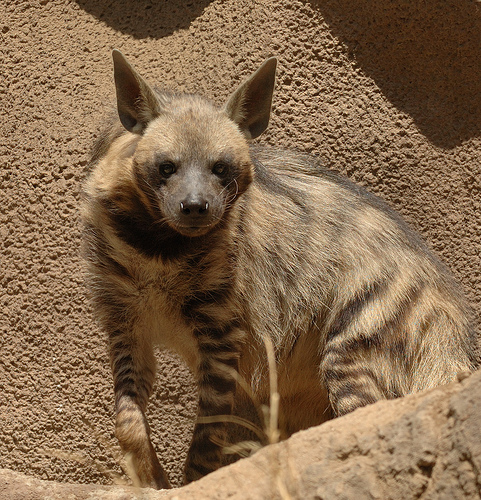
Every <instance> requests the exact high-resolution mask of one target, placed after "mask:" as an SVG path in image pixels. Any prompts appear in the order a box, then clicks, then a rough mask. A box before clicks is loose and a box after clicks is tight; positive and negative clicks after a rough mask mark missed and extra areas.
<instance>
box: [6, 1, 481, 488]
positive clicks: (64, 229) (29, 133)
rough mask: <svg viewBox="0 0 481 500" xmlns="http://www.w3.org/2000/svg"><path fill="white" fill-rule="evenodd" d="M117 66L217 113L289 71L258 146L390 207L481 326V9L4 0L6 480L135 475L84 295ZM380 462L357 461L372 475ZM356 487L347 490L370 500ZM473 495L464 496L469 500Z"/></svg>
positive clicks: (163, 419)
mask: <svg viewBox="0 0 481 500" xmlns="http://www.w3.org/2000/svg"><path fill="white" fill-rule="evenodd" d="M112 48H118V49H120V50H122V51H123V52H124V54H125V55H126V56H127V57H128V58H129V60H130V61H131V62H132V63H133V64H134V65H135V67H136V68H137V69H138V70H139V71H140V72H141V73H142V74H143V75H144V76H145V77H146V78H147V79H148V80H149V81H151V82H156V83H157V84H160V85H166V86H173V87H175V88H178V89H181V90H185V91H190V92H200V93H203V94H205V95H207V96H209V97H211V98H212V99H214V100H215V101H216V102H218V103H219V104H222V103H223V100H224V99H225V98H226V96H227V95H228V94H229V93H230V92H231V91H232V90H233V89H234V88H235V86H236V85H237V84H238V83H239V82H240V80H241V79H242V78H244V77H245V76H247V75H248V74H250V73H251V72H252V71H253V70H254V69H255V68H256V67H257V66H258V65H259V64H260V62H261V61H262V60H264V59H265V58H266V57H268V56H271V55H277V56H278V57H279V61H280V64H279V76H278V81H277V88H276V96H275V102H274V110H273V119H272V122H271V125H270V129H269V131H268V133H267V134H266V135H265V137H262V138H261V140H262V141H263V142H267V143H270V144H273V145H280V146H283V147H289V148H296V149H298V150H301V151H308V152H312V153H315V154H317V155H319V156H320V157H321V158H323V160H324V162H325V163H326V165H329V166H331V167H332V168H334V169H337V170H340V171H341V172H343V173H344V174H346V175H348V176H349V177H350V178H352V179H353V180H355V181H357V182H360V183H361V184H363V185H364V186H366V187H367V188H368V189H370V190H371V191H372V192H374V193H377V194H379V195H381V196H382V197H384V198H385V199H386V200H387V201H388V203H389V204H390V205H391V206H393V207H394V208H395V209H397V210H398V211H400V212H401V213H402V214H403V216H404V217H405V218H406V219H407V220H408V222H409V223H411V224H412V225H413V226H414V227H415V228H416V229H418V230H419V231H420V232H421V233H422V234H423V236H424V237H425V239H426V240H427V241H428V243H429V244H430V245H431V246H432V247H433V249H434V250H435V251H436V252H437V253H438V255H439V256H440V257H441V258H442V259H443V260H444V262H445V263H446V264H447V265H448V266H449V267H450V268H451V269H452V271H453V273H454V274H455V277H456V278H457V280H458V281H459V283H460V286H461V287H463V289H464V291H465V293H466V295H467V296H468V298H469V300H470V301H471V303H472V304H473V306H474V308H475V311H476V314H477V318H478V324H479V323H480V319H481V257H480V253H481V252H480V248H481V218H480V213H481V210H480V208H481V3H480V2H476V1H466V2H459V1H458V0H447V1H445V2H437V1H435V0H425V1H423V2H413V1H412V0H385V1H383V2H372V0H360V1H357V2H352V1H347V0H325V1H324V0H322V1H320V0H268V1H257V0H212V1H211V0H196V1H185V0H168V1H167V0H137V1H135V2H132V1H131V0H115V1H113V0H106V1H99V0H5V1H3V2H1V5H0V75H1V78H0V110H1V115H2V118H3V119H2V120H1V121H0V467H1V468H6V469H10V470H12V471H16V472H19V473H24V474H27V475H28V476H30V477H32V478H36V479H41V480H53V481H61V482H70V483H85V484H92V483H97V484H112V481H113V475H112V473H111V472H110V471H114V472H116V473H121V469H120V467H119V462H120V459H119V458H118V452H119V449H118V445H117V443H116V440H115V438H114V436H113V397H112V393H113V391H112V383H111V377H110V372H109V367H108V359H107V355H106V352H105V344H104V338H103V334H102V333H101V332H100V331H99V329H98V328H97V326H96V324H95V321H94V319H93V318H92V315H91V312H90V308H89V305H88V301H87V299H86V291H85V288H84V284H83V271H82V259H81V256H80V223H79V222H80V221H79V205H80V198H81V196H80V192H81V186H82V183H83V181H84V179H85V177H86V175H87V170H88V167H87V163H88V158H89V151H90V147H91V144H92V142H93V141H94V140H95V138H96V136H97V135H98V132H99V129H100V126H101V122H102V118H103V117H104V116H105V115H106V114H107V113H108V112H109V110H110V107H111V104H112V103H113V102H114V86H113V81H112V63H111V57H110V52H111V49H112ZM159 360H160V361H161V370H160V373H159V376H158V380H157V384H156V387H155V392H154V394H153V396H152V398H151V402H150V405H149V421H150V424H151V427H152V435H153V441H154V445H155V447H156V450H157V452H158V455H159V457H160V459H161V461H162V463H163V464H165V467H166V469H167V470H168V472H169V475H170V477H171V479H172V482H173V484H174V485H178V484H179V482H180V479H181V470H182V464H183V461H184V459H185V454H186V450H187V446H188V443H189V441H190V436H191V432H192V428H193V418H194V415H195V411H196V402H195V393H194V390H193V388H192V384H191V377H190V374H189V373H188V371H187V370H186V368H185V367H184V366H183V364H182V363H180V362H179V360H178V359H177V358H175V357H174V356H170V355H166V354H162V355H160V354H159ZM389 404H391V403H389ZM403 404H404V403H400V406H399V408H401V407H403V406H402V405H403ZM406 404H410V403H406ZM382 407H383V405H381V406H380V408H382ZM365 411H366V412H367V413H365V415H371V413H369V411H368V410H365ZM366 418H367V417H366ZM346 421H348V420H347V419H346V420H345V421H344V422H346ZM447 421H448V422H449V419H448V420H447ZM329 425H331V424H329ZM332 425H339V426H341V427H342V425H343V424H340V423H336V424H334V423H333V424H332ZM345 425H347V424H345ZM428 427H429V426H428ZM309 432H310V431H309ZM339 432H340V431H339ZM406 432H407V431H406ZM432 432H435V426H433V429H432ZM459 432H460V433H461V434H462V432H461V430H459ZM461 434H459V435H461ZM303 435H304V434H301V435H299V439H301V438H302V436H303ZM323 435H325V436H327V435H329V434H328V433H326V434H323ZM349 436H351V434H349ZM316 439H317V438H316ZM323 439H328V438H327V437H325V438H323ZM329 439H334V437H331V438H329ZM336 439H337V436H336ZM339 439H341V438H339ZM352 439H354V438H351V437H347V438H346V443H349V442H351V440H352ZM358 439H361V438H360V437H359V438H358ZM399 439H401V437H399ZM405 439H406V440H409V439H410V438H409V434H406V438H405ZM474 439H475V438H473V440H474ZM384 442H385V441H381V443H384ZM468 444H469V441H468V442H467V444H466V446H467V445H468ZM286 446H290V445H286ZM346 446H347V447H348V444H346ZM281 449H284V448H281ZM466 453H467V452H466ZM392 454H393V456H394V455H397V448H395V449H393V451H392ZM261 456H263V455H259V457H261ZM446 456H447V455H446ZM466 456H468V455H466ZM408 458H409V457H408ZM255 460H260V458H257V457H255ZM323 460H327V458H324V459H323ZM367 460H368V459H367V458H366V456H365V455H363V454H360V455H359V457H358V459H357V462H356V463H357V465H355V467H362V466H363V464H365V463H366V461H367ZM369 460H370V459H369ZM406 460H407V458H406ZM426 460H427V459H426ZM249 463H255V462H249ZM436 463H437V464H438V463H439V462H436ZM346 464H347V462H346ZM239 466H240V465H239ZM414 466H416V467H420V466H419V464H418V465H416V464H415V465H413V467H414ZM317 467H318V465H316V466H313V469H312V471H313V472H312V473H314V472H315V469H316V468H317ZM338 467H339V470H341V469H342V463H341V462H339V464H338ZM382 467H388V462H386V461H384V462H382V463H380V464H379V465H378V468H377V469H372V470H376V474H377V473H379V474H381V473H382V470H381V469H382ZM421 467H425V470H426V471H427V470H428V469H429V467H431V466H430V465H429V462H427V463H426V465H421ZM459 467H461V469H460V470H461V471H465V472H459V473H458V472H453V477H454V476H455V475H456V474H459V477H463V478H468V479H469V478H472V475H473V474H475V475H476V474H477V472H476V473H475V472H473V471H475V470H478V469H479V468H478V469H476V468H475V467H474V466H473V465H472V463H471V462H470V461H469V460H468V459H466V460H465V461H464V462H459ZM476 467H477V466H476ZM233 470H236V469H233ZM403 470H404V469H403ZM435 471H436V467H434V469H432V475H433V477H434V474H435ZM223 473H224V472H219V473H218V474H223ZM316 473H317V472H316ZM402 473H403V471H400V472H399V473H398V474H402ZM303 474H305V476H303V477H305V480H306V481H307V482H308V481H309V474H308V473H307V472H306V473H303ZM353 474H354V472H353ZM419 474H420V476H419V480H418V483H419V484H418V486H416V488H418V490H416V491H420V490H421V489H422V488H423V484H424V483H425V482H427V483H429V478H428V477H427V472H426V473H422V472H420V473H419ZM393 475H394V472H393ZM414 476H415V474H413V477H414ZM353 477H354V476H352V477H351V479H349V482H348V484H352V487H353V488H354V487H357V486H356V485H358V486H359V487H360V488H363V487H364V486H363V484H364V483H362V482H358V481H357V480H355V479H353ZM362 477H363V480H364V481H365V482H366V485H365V487H366V488H368V487H370V486H369V485H370V483H371V482H372V481H374V483H373V484H374V486H375V485H376V484H377V483H376V482H375V475H374V472H370V473H369V474H366V475H362ZM468 479H462V481H461V479H459V481H458V482H457V483H455V484H456V485H459V484H461V482H463V483H462V484H464V483H466V485H468V486H466V488H468V487H469V488H471V486H469V485H470V484H474V483H472V482H469V481H471V479H469V481H468ZM33 480H34V479H32V481H33ZM368 483H369V484H368ZM374 486H373V487H374ZM376 487H377V486H376ZM331 488H332V489H331V490H330V491H331V493H329V494H330V495H331V496H330V497H329V496H327V495H328V493H323V495H325V496H322V495H321V496H319V498H334V497H332V495H334V493H332V492H334V491H335V488H336V486H335V483H332V486H331ZM378 488H381V486H379V487H378ZM413 488H414V486H413ZM373 491H374V490H373ZM376 491H381V493H376V494H375V495H378V496H375V495H374V494H373V495H374V496H373V498H386V497H383V496H382V495H383V494H384V493H383V492H384V491H386V490H383V489H382V488H381V489H379V490H376ZM428 491H429V489H426V492H428ZM446 491H448V490H446ZM463 491H464V490H463ZM426 494H427V493H426ZM459 494H461V493H459ZM379 495H380V496H379ZM0 498H1V495H0ZM432 498H435V497H434V496H433V497H432ZM438 498H442V497H441V496H440V497H438ZM444 498H457V497H455V496H445V497H444Z"/></svg>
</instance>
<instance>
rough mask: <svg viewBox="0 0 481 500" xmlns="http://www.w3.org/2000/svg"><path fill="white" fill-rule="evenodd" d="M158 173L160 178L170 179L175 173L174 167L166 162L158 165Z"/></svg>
mask: <svg viewBox="0 0 481 500" xmlns="http://www.w3.org/2000/svg"><path fill="white" fill-rule="evenodd" d="M159 172H160V175H162V177H170V176H171V175H172V174H173V173H174V172H175V165H174V164H173V163H171V162H170V161H166V162H164V163H161V164H160V165H159Z"/></svg>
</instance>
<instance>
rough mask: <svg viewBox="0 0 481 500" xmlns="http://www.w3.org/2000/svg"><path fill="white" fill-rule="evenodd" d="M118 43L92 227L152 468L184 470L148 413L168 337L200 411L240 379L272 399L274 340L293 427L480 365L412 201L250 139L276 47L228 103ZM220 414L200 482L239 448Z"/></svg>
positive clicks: (128, 423) (124, 391)
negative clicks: (166, 74)
mask: <svg viewBox="0 0 481 500" xmlns="http://www.w3.org/2000/svg"><path fill="white" fill-rule="evenodd" d="M113 59H114V74H115V84H116V91H117V105H118V118H120V120H119V119H118V118H116V119H114V120H112V121H111V123H110V125H109V126H108V127H107V129H106V131H105V132H104V133H103V135H102V136H101V137H100V139H99V141H98V142H97V145H96V148H95V150H94V155H93V161H92V163H93V166H94V170H93V172H92V174H91V176H90V178H89V180H88V182H87V185H86V202H85V206H84V221H85V238H86V249H87V257H88V265H89V276H90V283H91V289H92V294H93V301H94V307H95V311H96V314H97V316H98V317H99V319H100V322H101V324H102V326H103V328H104V329H105V331H106V332H107V334H108V341H109V348H110V359H111V365H112V370H113V379H114V388H115V402H116V415H117V417H116V435H117V437H118V439H119V441H120V444H121V446H122V449H123V450H124V451H125V452H130V454H131V455H132V457H133V461H134V465H135V468H136V472H137V474H138V476H139V478H140V480H141V482H142V484H145V485H150V486H155V487H158V488H165V487H168V486H169V482H168V479H167V477H166V474H165V472H164V470H163V468H162V467H161V465H160V463H159V461H158V459H157V456H156V454H155V451H154V449H153V446H152V444H151V442H150V439H149V426H148V423H147V421H146V418H145V409H146V405H147V401H148V399H149V395H150V393H151V391H152V385H153V383H154V378H155V370H156V368H155V360H154V354H153V344H155V343H158V344H160V345H161V346H164V347H165V348H169V349H172V350H174V351H175V352H177V353H179V354H180V355H181V356H182V357H183V359H184V360H185V362H186V363H187V364H188V366H189V367H190V369H191V370H192V372H193V374H194V376H195V378H196V381H197V385H198V391H199V410H198V413H199V416H218V415H229V414H231V413H232V411H233V407H234V406H235V407H236V408H242V407H243V406H244V405H247V404H248V399H249V398H248V396H247V395H246V394H247V392H249V391H246V390H244V389H243V388H241V387H240V386H239V381H240V380H244V381H245V382H246V383H247V384H248V385H249V386H250V388H251V391H252V392H253V393H254V394H255V395H256V399H257V400H258V401H260V402H261V403H264V402H266V401H268V400H269V380H268V379H269V376H268V372H269V370H268V366H267V361H266V354H265V353H266V350H265V348H264V345H263V342H264V339H266V338H268V339H270V341H271V343H272V345H273V346H274V351H275V360H276V367H277V373H278V387H279V394H280V413H279V425H280V431H281V433H282V434H283V436H289V435H290V434H292V433H293V432H295V431H297V430H299V429H303V428H307V427H309V426H312V425H316V424H319V423H321V422H323V421H325V420H327V419H329V418H332V417H335V416H339V415H344V414H345V413H347V412H350V411H352V410H354V409H356V408H358V407H360V406H363V405H366V404H369V403H373V402H375V401H378V400H380V399H385V398H395V397H399V396H403V395H406V394H409V393H412V392H416V391H420V390H423V389H426V388H430V387H434V386H436V385H439V384H444V383H446V382H449V381H451V380H453V379H454V378H455V376H456V373H457V372H460V371H467V370H472V369H473V368H475V366H476V363H477V362H476V359H475V354H474V353H475V338H474V333H473V330H472V328H471V325H470V324H469V316H470V313H469V310H468V308H467V306H466V305H465V303H464V300H463V298H462V297H461V295H460V292H459V291H458V289H457V287H456V286H455V284H454V283H453V280H452V278H451V276H450V274H449V273H448V271H447V270H446V269H445V268H444V267H443V265H442V264H441V263H440V262H439V261H438V260H437V259H436V257H434V256H433V255H432V254H431V253H430V252H429V250H428V249H427V248H426V247H425V245H424V244H423V243H422V241H421V240H420V239H419V237H418V236H417V235H416V234H414V233H413V232H412V231H411V230H410V229H409V228H408V227H407V225H406V224H405V223H404V222H403V221H402V220H401V218H400V217H399V216H398V215H397V214H396V213H394V212H393V211H392V210H390V209H389V208H388V207H387V206H386V205H385V204H384V203H383V202H382V201H380V200H379V199H378V198H376V197H375V196H372V195H370V194H368V193H367V192H366V191H365V190H364V189H362V188H361V187H359V186H356V185H354V184H352V183H351V182H349V181H348V180H346V179H343V178H342V177H340V176H338V175H337V174H335V173H334V172H332V171H329V170H325V169H324V168H323V167H322V166H321V165H320V164H319V161H318V160H317V159H316V158H314V157H311V156H308V155H302V154H297V153H292V152H287V151H281V150H278V149H270V148H266V147H261V146H253V145H249V140H250V139H253V138H255V137H257V136H259V135H260V134H261V133H262V132H263V131H264V130H265V129H266V127H267V124H268V120H269V114H270V108H271V100H272V94H273V88H274V81H275V70H276V59H275V58H272V59H268V60H267V61H266V62H265V63H264V64H263V65H262V66H261V67H260V68H259V69H258V70H257V71H256V72H255V73H254V74H253V75H252V76H251V77H250V78H249V79H248V80H247V81H245V82H244V83H243V84H242V85H241V86H240V87H239V88H238V89H237V90H236V91H235V92H234V93H233V94H232V95H231V97H230V98H229V99H228V101H227V103H226V104H225V105H224V107H222V108H218V107H216V106H215V105H214V104H212V103H211V102H210V101H209V100H207V99H205V98H203V97H200V96H198V95H191V94H176V93H171V92H164V91H162V92H161V91H158V90H154V89H153V88H152V87H150V86H149V85H148V84H147V83H146V82H145V81H144V80H143V79H142V78H141V77H140V76H139V74H138V73H137V72H136V71H135V70H134V69H133V68H132V66H130V64H129V63H128V62H127V61H126V60H125V59H124V57H123V56H122V54H121V53H120V52H118V51H114V52H113ZM236 373H238V374H240V375H239V376H236ZM206 420H208V419H203V420H202V419H201V420H200V421H199V422H197V424H196V425H195V428H194V435H193V440H192V443H191V445H190V450H189V452H188V458H187V463H186V466H185V480H186V481H187V482H189V481H192V480H195V479H197V478H200V477H201V476H203V475H205V474H207V473H209V472H210V471H213V470H215V469H216V468H218V467H219V466H220V464H221V461H222V453H221V452H222V442H223V441H224V440H225V433H226V420H228V418H227V417H226V418H225V419H223V418H218V419H215V418H213V419H211V421H210V422H206Z"/></svg>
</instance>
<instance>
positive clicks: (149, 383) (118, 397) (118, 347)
mask: <svg viewBox="0 0 481 500" xmlns="http://www.w3.org/2000/svg"><path fill="white" fill-rule="evenodd" d="M129 340H130V339H129V336H128V335H114V336H111V345H110V351H111V362H112V371H113V377H114V390H115V409H116V415H117V416H116V423H115V434H116V437H117V439H118V440H119V443H120V447H121V448H122V451H123V452H124V453H125V454H126V455H128V456H129V457H130V458H131V460H132V464H133V467H134V471H135V473H136V474H137V476H138V480H139V481H140V484H141V486H149V487H152V488H157V489H162V488H170V483H169V480H168V477H167V474H166V473H165V471H164V469H163V468H162V466H161V465H160V462H159V460H158V458H157V455H156V453H155V450H154V447H153V446H152V443H151V441H150V429H149V424H148V422H147V419H146V417H145V408H146V406H147V401H148V398H149V396H150V394H151V392H152V387H153V383H154V378H155V357H154V353H153V350H152V349H151V347H149V346H143V347H142V348H140V346H139V345H135V342H133V341H132V340H130V341H129Z"/></svg>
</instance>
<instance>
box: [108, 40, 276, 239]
mask: <svg viewBox="0 0 481 500" xmlns="http://www.w3.org/2000/svg"><path fill="white" fill-rule="evenodd" d="M113 59H114V77H115V86H116V91H117V108H118V113H119V117H120V121H121V122H122V125H123V126H124V127H125V128H126V129H127V130H128V131H129V132H131V133H133V134H136V135H137V136H138V141H137V144H136V148H135V152H134V154H133V158H132V161H133V163H132V168H133V176H134V181H135V183H136V187H137V188H138V189H139V190H140V191H141V193H142V194H143V198H144V199H145V200H147V203H149V205H150V210H151V212H152V213H154V214H156V216H157V217H158V218H159V219H161V220H162V221H163V222H166V223H167V224H168V225H169V226H170V227H171V228H172V229H174V230H175V231H177V232H178V233H180V234H182V235H184V236H201V235H203V234H206V233H207V232H209V231H210V230H211V229H212V228H213V227H215V226H216V224H217V223H218V222H219V221H221V220H222V219H223V217H224V215H225V214H226V212H228V210H229V209H230V207H231V206H232V205H233V204H234V203H235V201H236V200H237V198H238V197H239V196H240V195H241V194H242V193H244V192H245V191H246V189H247V188H248V186H249V184H250V182H251V181H252V176H253V166H252V162H251V158H250V154H249V147H248V142H247V141H248V140H249V139H253V138H255V137H257V136H259V135H260V134H261V133H262V132H263V131H264V130H265V129H266V127H267V124H268V122H269V115H270V109H271V102H272V94H273V89H274V82H275V71H276V64H277V60H276V59H275V58H271V59H268V60H267V61H265V62H264V64H263V65H262V66H261V67H260V68H259V69H258V70H257V71H256V72H255V73H254V74H253V75H252V76H251V77H250V78H249V79H248V80H247V81H245V82H244V83H243V84H242V85H241V86H240V87H239V88H238V89H237V90H236V91H235V92H234V93H233V94H232V95H231V97H230V98H229V99H228V100H227V103H226V104H225V106H224V107H223V108H218V107H216V106H214V105H213V104H212V103H211V102H210V101H208V100H207V99H204V98H202V97H200V96H198V95H186V94H179V95H176V94H171V93H164V92H160V91H157V90H154V89H152V88H151V87H150V86H149V85H148V84H147V83H146V82H145V80H144V79H143V78H142V77H141V76H140V75H139V74H138V73H137V72H136V71H135V70H134V69H133V68H132V66H131V65H130V64H129V63H128V62H127V60H126V59H125V58H124V56H123V55H122V54H121V53H120V52H119V51H117V50H114V51H113Z"/></svg>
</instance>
